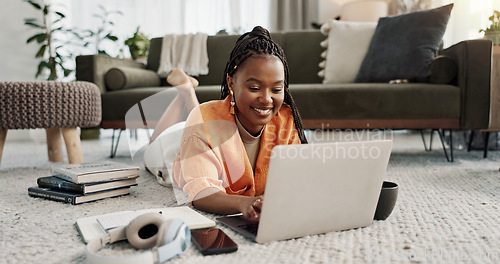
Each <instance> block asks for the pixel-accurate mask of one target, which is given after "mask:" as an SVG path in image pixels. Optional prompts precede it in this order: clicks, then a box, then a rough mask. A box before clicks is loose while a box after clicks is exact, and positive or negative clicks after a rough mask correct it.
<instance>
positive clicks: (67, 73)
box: [64, 69, 73, 77]
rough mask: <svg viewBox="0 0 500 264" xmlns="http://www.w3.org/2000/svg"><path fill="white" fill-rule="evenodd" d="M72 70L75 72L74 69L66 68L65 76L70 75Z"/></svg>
mask: <svg viewBox="0 0 500 264" xmlns="http://www.w3.org/2000/svg"><path fill="white" fill-rule="evenodd" d="M72 72H73V70H68V69H65V70H64V77H68V75H70V74H71V73H72Z"/></svg>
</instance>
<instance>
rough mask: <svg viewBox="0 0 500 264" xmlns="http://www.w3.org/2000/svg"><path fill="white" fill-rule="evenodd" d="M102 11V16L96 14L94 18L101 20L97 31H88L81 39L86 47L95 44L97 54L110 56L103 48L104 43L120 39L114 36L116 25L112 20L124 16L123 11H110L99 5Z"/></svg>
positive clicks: (84, 32)
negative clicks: (115, 16) (114, 16)
mask: <svg viewBox="0 0 500 264" xmlns="http://www.w3.org/2000/svg"><path fill="white" fill-rule="evenodd" d="M99 9H100V10H101V13H100V14H94V15H93V17H95V18H97V19H99V22H100V23H99V26H98V27H97V29H96V30H91V29H87V30H84V31H83V33H81V34H80V36H81V37H80V38H81V39H82V40H84V41H86V42H85V44H84V46H85V47H86V46H88V45H89V44H90V43H94V44H95V52H96V53H97V54H106V55H109V54H108V53H107V52H106V51H105V50H104V49H103V48H102V42H103V41H111V42H116V41H118V37H117V36H115V35H114V34H113V27H114V26H115V23H114V22H113V20H112V19H111V17H112V16H113V15H123V13H122V12H121V11H108V10H107V9H106V8H105V7H104V6H102V5H99Z"/></svg>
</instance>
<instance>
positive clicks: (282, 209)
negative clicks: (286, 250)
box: [217, 140, 392, 243]
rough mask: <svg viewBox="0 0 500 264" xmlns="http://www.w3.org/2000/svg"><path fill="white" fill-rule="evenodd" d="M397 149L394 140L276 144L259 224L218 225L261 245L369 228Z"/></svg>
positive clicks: (236, 220)
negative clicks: (393, 148) (394, 150)
mask: <svg viewBox="0 0 500 264" xmlns="http://www.w3.org/2000/svg"><path fill="white" fill-rule="evenodd" d="M391 150H392V141H390V140H380V141H357V142H335V143H315V144H304V145H286V146H276V147H274V148H273V150H272V152H271V161H270V164H269V172H268V175H267V183H266V189H265V192H264V203H263V206H262V211H261V215H260V221H259V223H258V224H251V223H248V222H246V221H245V220H244V219H242V218H241V216H239V215H234V216H226V217H220V218H217V221H219V222H221V223H223V224H225V225H227V226H229V227H230V228H232V229H234V230H235V231H237V232H240V233H241V234H243V235H245V236H247V237H249V238H250V239H252V240H254V241H256V242H257V243H266V242H270V241H275V240H284V239H290V238H297V237H303V236H308V235H316V234H322V233H326V232H331V231H340V230H346V229H352V228H359V227H366V226H369V225H370V224H371V223H372V222H373V216H374V214H375V209H376V206H377V202H378V197H379V195H380V190H381V188H382V182H383V178H384V175H385V171H386V169H387V164H388V162H389V157H390V154H391Z"/></svg>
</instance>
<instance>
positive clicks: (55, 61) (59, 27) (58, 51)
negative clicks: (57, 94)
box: [24, 0, 73, 80]
mask: <svg viewBox="0 0 500 264" xmlns="http://www.w3.org/2000/svg"><path fill="white" fill-rule="evenodd" d="M25 2H27V3H29V4H30V5H31V6H32V7H34V8H35V9H37V10H39V11H40V12H41V18H42V19H41V20H40V19H38V18H27V19H25V20H24V24H25V25H27V26H29V27H32V28H34V29H36V30H38V32H37V33H36V34H35V35H33V36H31V37H29V38H28V40H27V41H26V42H27V43H31V42H33V41H36V42H37V43H38V44H39V45H40V48H39V49H38V52H37V53H36V55H35V57H36V58H40V63H39V64H38V69H37V72H36V75H35V78H38V76H39V75H40V74H42V73H44V72H45V71H46V70H48V71H49V73H48V77H47V80H58V79H59V78H60V77H61V76H60V73H62V74H63V75H64V77H67V76H68V75H69V74H70V73H71V72H72V71H73V70H71V69H68V68H67V67H66V65H65V61H66V60H68V59H70V58H71V56H70V55H69V54H68V52H65V50H64V49H65V47H67V46H68V44H71V43H68V41H65V40H64V39H65V38H64V37H63V36H64V34H71V30H69V29H67V28H65V27H64V26H63V23H62V22H63V20H64V19H65V18H66V16H65V15H64V14H63V13H61V12H58V11H54V10H52V8H51V6H50V4H45V3H44V2H42V3H38V2H37V1H33V0H25ZM51 18H55V19H54V20H52V19H51Z"/></svg>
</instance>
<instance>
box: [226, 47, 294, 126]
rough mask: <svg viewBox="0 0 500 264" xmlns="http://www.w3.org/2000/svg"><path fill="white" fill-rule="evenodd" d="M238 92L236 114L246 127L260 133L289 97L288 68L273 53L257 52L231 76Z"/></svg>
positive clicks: (229, 83)
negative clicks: (287, 85) (286, 82)
mask: <svg viewBox="0 0 500 264" xmlns="http://www.w3.org/2000/svg"><path fill="white" fill-rule="evenodd" d="M227 83H228V86H229V89H230V90H232V91H233V93H234V100H235V103H236V105H235V114H236V115H237V117H238V120H239V121H240V122H241V124H242V125H243V127H244V128H245V129H246V130H247V131H248V132H250V133H251V134H253V135H256V134H258V133H259V132H260V130H261V129H262V128H263V127H264V126H265V125H266V124H267V123H269V121H271V119H272V118H273V117H274V116H275V115H276V114H277V113H278V111H279V109H280V107H281V105H282V104H283V100H284V98H285V71H284V67H283V63H282V62H281V60H280V59H279V58H278V57H276V56H273V55H257V56H252V57H250V58H248V59H246V60H245V61H244V62H243V63H241V64H240V65H238V68H237V70H236V72H235V73H234V74H233V76H232V77H231V76H228V77H227Z"/></svg>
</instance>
